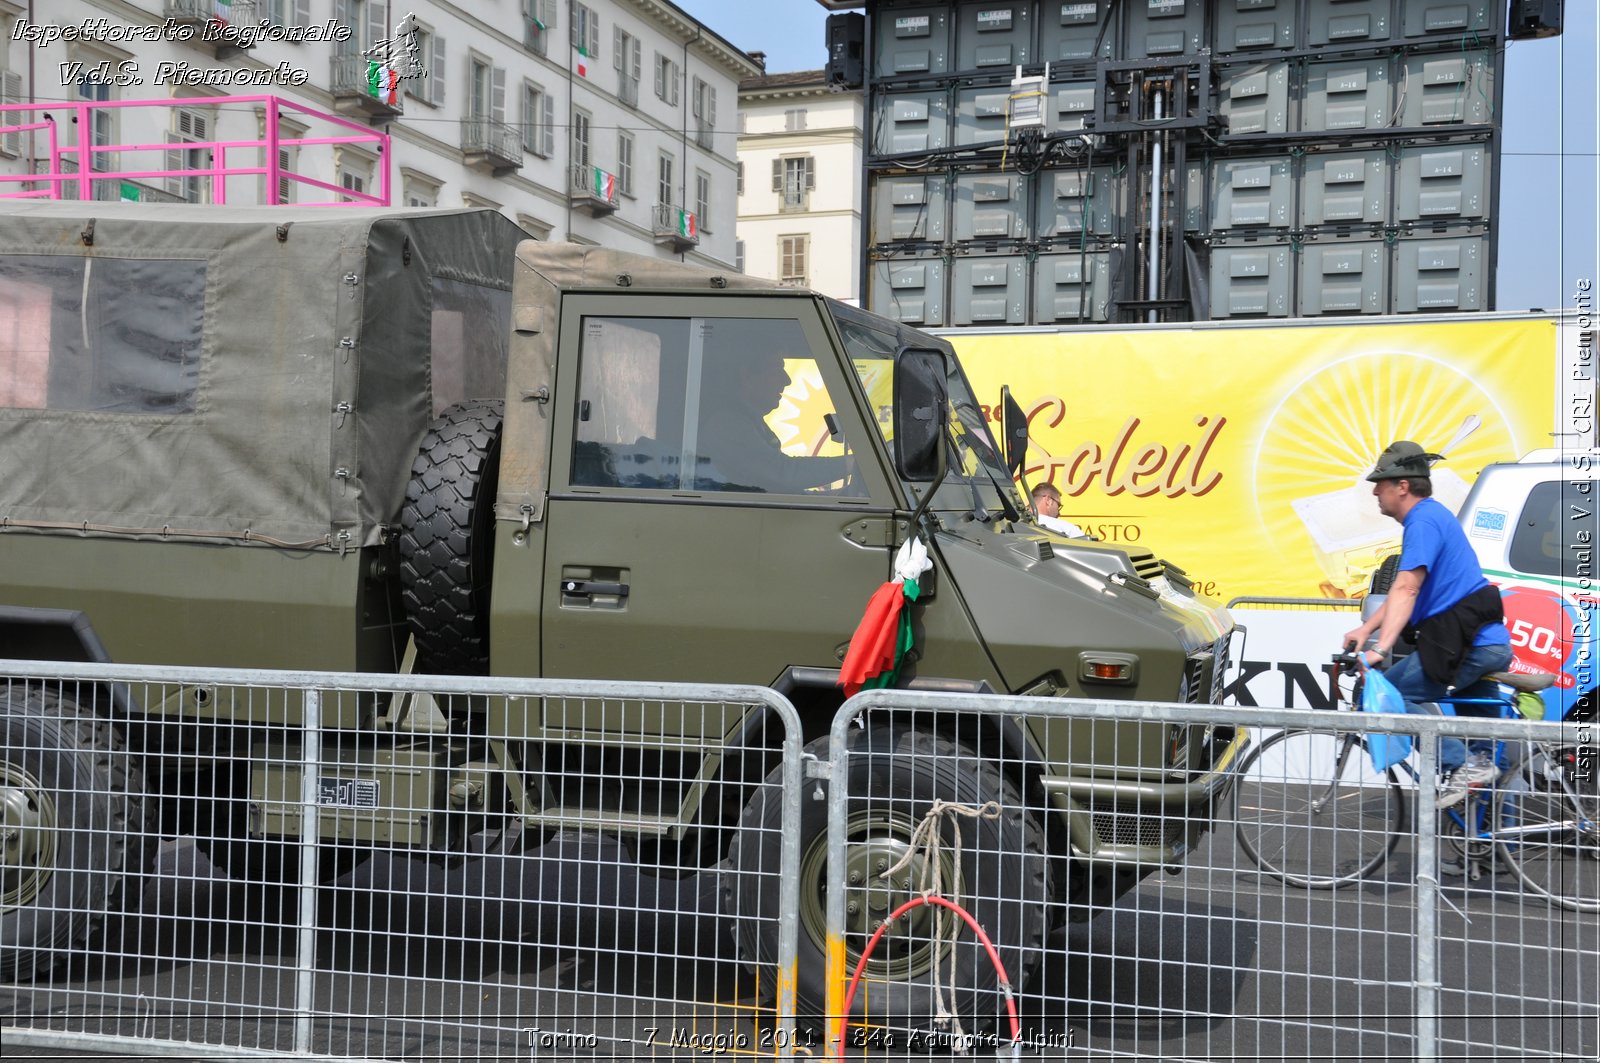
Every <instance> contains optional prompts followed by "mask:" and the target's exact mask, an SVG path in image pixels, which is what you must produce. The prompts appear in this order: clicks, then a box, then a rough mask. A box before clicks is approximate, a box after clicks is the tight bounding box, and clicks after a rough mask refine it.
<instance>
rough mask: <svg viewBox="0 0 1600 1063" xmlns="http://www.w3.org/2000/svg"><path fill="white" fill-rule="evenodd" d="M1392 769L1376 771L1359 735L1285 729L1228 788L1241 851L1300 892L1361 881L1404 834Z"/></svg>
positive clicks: (1402, 805)
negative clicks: (1303, 889) (1232, 795)
mask: <svg viewBox="0 0 1600 1063" xmlns="http://www.w3.org/2000/svg"><path fill="white" fill-rule="evenodd" d="M1405 827H1406V808H1405V801H1404V794H1403V793H1402V791H1401V789H1400V783H1399V780H1398V779H1397V778H1396V776H1395V773H1394V770H1393V769H1392V768H1391V769H1389V770H1387V771H1381V772H1380V771H1375V770H1374V769H1373V767H1372V759H1371V757H1369V756H1368V755H1367V745H1366V742H1365V741H1363V740H1362V739H1361V737H1360V736H1359V735H1354V734H1344V735H1338V734H1330V733H1326V732H1315V731H1284V732H1281V733H1279V734H1276V735H1273V736H1272V737H1271V738H1269V739H1267V740H1266V741H1265V742H1263V743H1261V745H1260V746H1259V747H1257V748H1256V749H1255V751H1254V752H1252V753H1251V754H1250V756H1249V758H1248V759H1247V760H1246V761H1245V763H1244V765H1243V766H1242V767H1241V768H1240V771H1239V781H1238V783H1237V784H1236V785H1235V787H1234V831H1235V833H1236V835H1237V836H1238V839H1239V848H1241V849H1243V850H1244V852H1245V855H1246V856H1248V857H1249V858H1250V859H1251V860H1252V861H1254V862H1255V864H1256V866H1258V867H1260V868H1261V870H1262V871H1265V872H1266V873H1267V874H1269V875H1271V876H1273V877H1274V878H1278V879H1281V880H1283V881H1284V882H1286V883H1288V884H1289V885H1291V886H1300V887H1303V888H1305V889H1336V888H1338V887H1340V886H1348V885H1350V884H1352V883H1355V882H1359V881H1361V880H1362V879H1364V878H1366V877H1367V876H1368V875H1371V874H1372V873H1373V872H1374V871H1376V870H1377V869H1378V868H1379V867H1380V866H1382V864H1383V862H1384V861H1385V860H1387V859H1388V858H1389V854H1390V853H1391V852H1393V851H1394V847H1395V846H1396V845H1397V844H1398V843H1399V840H1400V835H1401V834H1403V833H1404V832H1405Z"/></svg>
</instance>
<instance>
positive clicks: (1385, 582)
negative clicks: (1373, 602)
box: [1367, 554, 1400, 597]
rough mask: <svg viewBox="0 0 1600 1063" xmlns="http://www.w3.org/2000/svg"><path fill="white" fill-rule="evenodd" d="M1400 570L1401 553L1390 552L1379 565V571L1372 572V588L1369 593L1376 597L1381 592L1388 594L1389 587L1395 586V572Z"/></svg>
mask: <svg viewBox="0 0 1600 1063" xmlns="http://www.w3.org/2000/svg"><path fill="white" fill-rule="evenodd" d="M1399 571H1400V555H1399V554H1390V555H1389V556H1388V557H1386V558H1384V559H1383V563H1382V564H1380V565H1379V566H1378V568H1377V571H1375V572H1373V573H1372V584H1371V589H1370V590H1368V591H1367V593H1368V594H1371V595H1373V596H1374V597H1376V596H1377V595H1380V594H1388V593H1389V588H1390V587H1393V586H1394V577H1395V574H1396V573H1398V572H1399Z"/></svg>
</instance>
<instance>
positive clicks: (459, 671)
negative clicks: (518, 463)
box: [400, 400, 504, 675]
mask: <svg viewBox="0 0 1600 1063" xmlns="http://www.w3.org/2000/svg"><path fill="white" fill-rule="evenodd" d="M503 410H504V404H503V403H501V402H498V401H492V400H478V401H473V402H462V403H457V404H456V405H454V406H452V407H450V408H449V409H448V410H446V411H444V413H442V414H440V415H439V418H438V419H437V420H435V421H434V422H433V424H432V425H430V426H429V428H428V432H427V434H426V435H424V436H423V437H422V446H421V448H420V450H419V451H418V453H417V460H416V461H415V462H413V463H412V466H411V481H410V483H408V484H407V485H406V504H405V508H404V509H402V510H401V511H400V527H401V535H400V586H401V596H402V598H403V600H404V602H405V612H406V622H407V623H408V624H409V625H410V627H411V635H412V637H413V638H415V639H416V642H417V670H418V671H421V672H429V673H433V674H436V675H486V674H487V673H488V671H489V587H490V581H491V579H492V573H491V572H490V568H491V566H492V565H493V562H494V496H495V491H496V487H497V485H498V482H499V470H500V423H501V419H502V413H503Z"/></svg>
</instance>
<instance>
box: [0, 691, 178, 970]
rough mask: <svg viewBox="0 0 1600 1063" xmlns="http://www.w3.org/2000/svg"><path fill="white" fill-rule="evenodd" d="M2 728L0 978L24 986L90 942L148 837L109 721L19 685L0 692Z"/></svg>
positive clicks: (139, 867)
mask: <svg viewBox="0 0 1600 1063" xmlns="http://www.w3.org/2000/svg"><path fill="white" fill-rule="evenodd" d="M0 732H3V733H4V736H5V738H4V747H3V749H4V751H3V753H0V982H25V981H27V980H28V979H29V978H31V977H33V976H35V975H37V974H41V973H44V972H46V971H48V970H49V969H50V968H51V967H53V966H55V965H56V964H57V963H58V962H60V961H62V960H64V959H65V958H66V950H76V949H82V948H83V947H85V946H86V945H88V944H89V943H90V941H91V939H92V938H93V936H94V935H95V933H96V932H97V931H98V930H99V929H100V926H101V924H102V923H103V922H104V921H105V917H106V914H107V913H108V912H110V911H111V910H112V909H113V907H114V906H115V905H116V904H117V898H118V895H119V893H120V892H121V890H122V888H123V883H124V880H125V879H127V878H130V877H132V876H135V875H137V874H139V873H141V872H142V871H143V870H144V854H145V853H146V852H147V846H148V845H149V843H150V841H149V839H148V838H147V836H146V835H145V833H144V804H143V801H142V799H141V796H140V792H139V791H140V787H139V776H138V773H137V772H136V771H135V770H134V767H133V764H132V763H131V758H130V757H129V756H128V754H127V752H126V751H125V750H124V749H123V747H122V743H121V742H120V741H119V740H118V737H117V735H116V733H115V731H114V730H113V729H112V726H111V724H110V723H109V722H107V721H106V720H103V719H100V718H99V717H97V716H95V715H93V714H92V713H89V712H86V711H84V710H83V709H81V708H80V707H79V706H78V704H77V702H75V701H73V700H72V699H70V698H66V697H62V696H60V695H59V694H56V693H54V692H52V691H48V690H41V689H39V688H38V687H33V686H20V685H18V686H12V687H10V688H9V689H8V690H6V691H5V692H4V693H0Z"/></svg>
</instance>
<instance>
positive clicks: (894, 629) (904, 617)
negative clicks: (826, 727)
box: [839, 538, 933, 697]
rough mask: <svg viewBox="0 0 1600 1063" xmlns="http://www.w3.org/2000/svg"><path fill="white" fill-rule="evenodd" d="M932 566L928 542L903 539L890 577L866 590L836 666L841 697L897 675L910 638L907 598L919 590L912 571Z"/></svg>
mask: <svg viewBox="0 0 1600 1063" xmlns="http://www.w3.org/2000/svg"><path fill="white" fill-rule="evenodd" d="M932 567H933V562H931V561H929V560H928V548H927V547H925V546H923V545H922V541H921V540H919V539H914V538H913V539H907V540H906V541H905V543H904V544H903V545H901V547H900V552H899V553H898V554H896V555H895V560H894V569H895V577H894V579H892V580H890V581H889V582H888V583H885V584H884V585H883V586H881V587H879V588H878V589H877V590H875V591H873V592H872V597H871V598H869V599H867V609H866V612H865V613H863V614H862V616H861V623H859V624H857V625H856V633H855V634H854V635H852V636H850V649H849V650H848V651H847V652H846V653H845V655H844V663H843V664H842V665H840V667H839V685H840V686H842V687H844V693H845V696H846V697H849V696H851V695H853V694H856V693H858V692H859V691H862V690H876V689H879V688H881V687H890V686H893V685H894V684H895V681H896V680H898V679H899V678H900V666H901V665H902V664H904V663H905V658H906V653H907V652H908V651H909V650H910V649H911V648H912V647H913V646H914V645H915V644H916V637H915V635H914V633H913V632H912V629H911V609H910V608H909V603H911V602H915V601H916V600H917V598H918V597H920V596H921V594H922V590H921V588H920V587H919V586H918V585H917V577H919V576H921V575H922V574H923V573H924V572H926V571H928V569H930V568H932Z"/></svg>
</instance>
